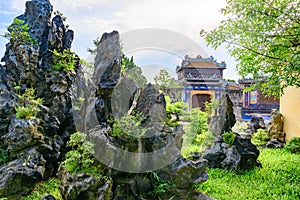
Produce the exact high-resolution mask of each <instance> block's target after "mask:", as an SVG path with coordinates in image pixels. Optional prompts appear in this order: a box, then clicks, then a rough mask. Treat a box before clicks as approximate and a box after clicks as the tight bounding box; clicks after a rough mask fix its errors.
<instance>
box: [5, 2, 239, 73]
mask: <svg viewBox="0 0 300 200" xmlns="http://www.w3.org/2000/svg"><path fill="white" fill-rule="evenodd" d="M25 2H26V0H1V2H0V34H1V35H3V34H4V32H5V31H6V27H7V26H8V25H9V24H10V23H11V22H12V20H13V18H14V17H16V16H18V15H20V14H22V13H24V10H25ZM50 2H51V4H52V5H53V7H54V10H59V11H61V12H62V13H63V14H64V15H65V16H66V17H67V22H66V23H67V24H69V25H70V29H73V30H74V31H75V39H74V42H73V46H72V50H73V51H75V52H76V53H77V54H78V55H79V56H80V57H82V58H83V59H86V58H88V57H89V54H88V53H87V51H86V49H87V48H88V47H91V46H92V41H93V39H95V38H97V37H99V36H101V35H102V33H104V32H111V31H113V30H118V31H119V32H120V33H121V38H122V36H123V35H126V34H127V35H128V33H130V34H129V35H134V33H137V32H138V30H141V29H147V30H148V35H147V34H144V35H140V36H138V37H142V38H143V39H144V40H146V41H148V40H149V38H148V37H149V36H150V37H151V33H152V32H151V30H154V32H155V31H157V30H165V31H166V33H167V37H169V36H170V37H169V38H172V41H173V44H172V45H167V44H166V45H167V46H163V48H165V49H161V48H152V49H150V50H149V48H147V47H145V48H139V49H138V50H136V51H131V52H128V55H129V56H134V59H135V61H136V62H137V64H138V65H140V66H151V65H153V66H156V67H157V66H164V67H166V68H167V69H169V71H172V70H173V71H174V69H175V68H176V66H177V65H180V61H181V58H182V56H184V55H183V54H184V53H189V54H190V55H191V56H196V55H198V54H201V55H202V56H203V57H208V56H210V55H213V56H214V57H215V58H216V59H217V60H218V61H219V62H221V61H223V60H224V61H225V62H226V63H227V69H226V70H225V71H224V76H225V78H235V79H236V78H237V77H236V72H235V61H234V60H233V59H232V58H231V57H230V56H229V55H228V54H227V52H226V50H225V49H224V48H219V49H218V50H216V51H214V50H212V49H210V48H208V47H207V46H206V44H205V41H204V40H203V39H201V38H200V36H199V31H200V30H201V29H206V30H211V29H213V28H215V27H216V26H218V25H219V24H220V21H221V20H223V19H224V16H222V15H221V14H220V12H219V10H220V9H221V8H222V7H224V6H225V5H226V3H225V0H201V1H200V0H189V1H182V0H143V1H141V0H126V1H124V0H84V1H82V0H68V1H67V0H50ZM149 30H150V32H149ZM173 36H174V37H173ZM182 38H183V39H182ZM164 40H165V39H164V38H159V39H158V41H159V42H161V43H163V42H164ZM180 41H188V42H187V43H189V42H191V43H190V44H191V45H190V46H189V45H186V43H183V42H181V43H180ZM6 43H7V40H6V39H5V38H3V37H1V38H0V56H1V58H2V57H3V55H4V51H5V44H6ZM122 43H123V45H124V47H125V49H126V47H127V46H130V44H128V40H127V39H126V38H125V39H124V38H122ZM126 43H127V44H126ZM131 43H132V42H131ZM192 43H193V44H192ZM195 44H196V46H197V45H198V47H195ZM154 46H155V45H154ZM186 47H191V48H192V49H193V50H194V52H186V51H182V50H180V48H186ZM198 50H199V52H197V51H198ZM174 52H175V53H174ZM178 52H179V53H178ZM158 68H159V67H158ZM147 73H149V72H147ZM153 73H154V72H153Z"/></svg>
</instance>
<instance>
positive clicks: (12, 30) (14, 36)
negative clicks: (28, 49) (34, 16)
mask: <svg viewBox="0 0 300 200" xmlns="http://www.w3.org/2000/svg"><path fill="white" fill-rule="evenodd" d="M29 29H30V28H29V26H28V24H27V23H25V21H24V20H21V19H18V18H14V20H13V23H12V25H10V26H8V27H7V30H8V32H6V33H5V34H4V37H5V38H7V39H9V40H10V42H11V43H12V44H19V43H25V44H26V43H34V44H35V43H37V41H36V40H35V39H33V38H32V37H31V36H30V34H29Z"/></svg>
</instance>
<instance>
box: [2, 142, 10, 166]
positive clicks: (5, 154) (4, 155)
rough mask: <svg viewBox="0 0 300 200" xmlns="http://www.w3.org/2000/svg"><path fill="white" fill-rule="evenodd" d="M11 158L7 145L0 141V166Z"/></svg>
mask: <svg viewBox="0 0 300 200" xmlns="http://www.w3.org/2000/svg"><path fill="white" fill-rule="evenodd" d="M9 160H10V158H9V153H8V151H7V149H6V148H5V146H4V145H3V144H2V143H1V142H0V166H1V165H3V164H5V163H7V162H8V161H9Z"/></svg>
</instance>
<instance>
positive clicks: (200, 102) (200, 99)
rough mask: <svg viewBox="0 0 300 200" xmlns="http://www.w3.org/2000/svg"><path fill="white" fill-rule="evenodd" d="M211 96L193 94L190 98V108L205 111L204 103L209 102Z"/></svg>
mask: <svg viewBox="0 0 300 200" xmlns="http://www.w3.org/2000/svg"><path fill="white" fill-rule="evenodd" d="M210 101H211V96H210V95H209V94H194V95H193V96H192V108H200V109H201V110H202V111H205V105H204V103H205V102H210Z"/></svg>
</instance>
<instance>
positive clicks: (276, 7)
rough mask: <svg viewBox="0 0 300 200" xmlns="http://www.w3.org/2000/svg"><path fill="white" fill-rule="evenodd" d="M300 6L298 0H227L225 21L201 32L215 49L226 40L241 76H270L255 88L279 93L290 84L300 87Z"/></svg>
mask: <svg viewBox="0 0 300 200" xmlns="http://www.w3.org/2000/svg"><path fill="white" fill-rule="evenodd" d="M249 5H250V6H249ZM299 7H300V3H299V1H298V0H273V1H266V0H256V1H251V2H249V1H246V0H234V1H233V0H227V6H226V7H225V8H223V9H222V10H221V12H222V13H223V14H224V15H225V16H226V17H227V18H226V20H224V21H222V23H221V24H220V26H219V27H217V28H216V29H214V30H212V31H210V32H209V33H206V32H205V31H204V30H201V31H200V35H201V36H202V37H204V38H205V39H206V41H207V43H208V44H209V45H210V46H211V47H213V48H217V47H219V46H220V45H221V44H223V43H226V44H227V49H228V51H229V53H230V54H231V55H232V56H233V57H234V58H235V59H236V60H237V61H238V65H237V70H238V73H239V75H240V76H242V77H253V78H254V79H258V78H262V77H265V76H267V79H266V80H267V81H266V82H264V81H258V82H257V83H256V84H255V85H253V88H260V89H261V90H262V91H263V92H265V93H267V94H269V95H271V94H272V95H277V96H279V95H280V94H282V92H283V89H284V88H286V87H288V86H297V87H299V86H300V73H299V71H300V37H299V30H300V23H299V17H300V14H299V13H300V12H299Z"/></svg>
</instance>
